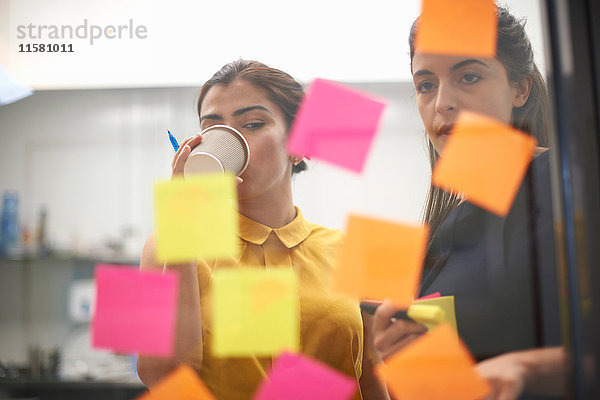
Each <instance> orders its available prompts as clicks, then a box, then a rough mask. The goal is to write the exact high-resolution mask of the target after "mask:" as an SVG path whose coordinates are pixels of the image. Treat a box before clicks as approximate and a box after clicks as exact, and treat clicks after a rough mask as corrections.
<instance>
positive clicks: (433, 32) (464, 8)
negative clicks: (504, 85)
mask: <svg viewBox="0 0 600 400" xmlns="http://www.w3.org/2000/svg"><path fill="white" fill-rule="evenodd" d="M417 24H418V25H417V36H416V38H415V48H416V51H419V52H422V53H434V54H447V55H466V56H478V57H495V56H496V40H497V39H496V38H497V35H498V33H497V26H498V17H497V14H496V6H495V4H494V0H423V4H422V11H421V16H420V17H419V21H418V23H417Z"/></svg>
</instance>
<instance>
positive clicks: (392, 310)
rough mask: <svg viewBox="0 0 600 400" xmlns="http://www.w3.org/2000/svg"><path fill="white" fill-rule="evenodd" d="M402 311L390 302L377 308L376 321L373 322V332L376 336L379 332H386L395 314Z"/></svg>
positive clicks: (385, 301)
mask: <svg viewBox="0 0 600 400" xmlns="http://www.w3.org/2000/svg"><path fill="white" fill-rule="evenodd" d="M399 310H400V309H399V308H398V307H396V306H394V305H393V304H392V303H391V302H390V301H389V300H384V302H383V304H381V305H380V306H379V307H377V310H375V314H374V315H375V319H374V322H373V332H374V334H375V335H377V334H378V332H382V331H384V330H385V329H386V328H387V327H388V326H389V325H390V324H391V321H390V319H391V318H392V316H393V315H394V314H396V313H397V312H398V311H399Z"/></svg>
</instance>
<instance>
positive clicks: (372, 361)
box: [359, 312, 390, 400]
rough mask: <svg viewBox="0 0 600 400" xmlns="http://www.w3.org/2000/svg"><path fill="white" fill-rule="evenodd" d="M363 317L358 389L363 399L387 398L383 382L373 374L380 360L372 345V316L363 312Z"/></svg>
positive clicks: (387, 399) (383, 399)
mask: <svg viewBox="0 0 600 400" xmlns="http://www.w3.org/2000/svg"><path fill="white" fill-rule="evenodd" d="M361 314H362V319H363V335H364V336H363V337H364V344H363V365H362V374H361V376H360V381H359V383H360V391H361V393H362V396H363V399H365V400H389V399H390V396H389V393H388V390H387V387H386V385H385V383H384V382H381V381H380V380H379V378H378V377H377V376H376V374H375V367H376V365H377V364H378V363H379V362H381V359H380V358H379V357H378V356H379V353H378V352H377V351H376V350H375V348H374V346H373V316H371V315H368V314H366V313H364V312H362V313H361Z"/></svg>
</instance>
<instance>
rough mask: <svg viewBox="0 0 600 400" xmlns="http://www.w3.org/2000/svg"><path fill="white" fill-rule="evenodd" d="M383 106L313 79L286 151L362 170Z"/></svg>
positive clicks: (373, 99) (349, 89)
mask: <svg viewBox="0 0 600 400" xmlns="http://www.w3.org/2000/svg"><path fill="white" fill-rule="evenodd" d="M384 108H385V102H383V101H382V100H379V99H376V98H374V97H372V96H371V95H368V94H365V93H361V92H360V91H358V90H356V89H353V88H349V87H346V86H343V85H340V84H338V83H333V82H329V81H326V80H323V79H315V80H314V81H313V83H312V84H311V85H310V88H309V89H308V91H307V95H306V97H305V98H304V100H303V101H302V103H301V105H300V108H299V109H298V113H297V114H296V119H295V120H294V123H293V125H292V128H291V130H290V135H289V139H288V143H287V146H288V151H289V152H290V153H292V154H298V155H305V156H309V157H314V158H318V159H321V160H323V161H327V162H330V163H332V164H336V165H338V166H341V167H343V168H347V169H349V170H351V171H354V172H359V173H360V172H361V171H362V170H363V167H364V164H365V161H366V158H367V154H368V153H369V150H370V149H371V144H372V142H373V138H374V136H375V133H376V132H377V129H378V127H379V121H380V119H381V115H382V113H383V109H384Z"/></svg>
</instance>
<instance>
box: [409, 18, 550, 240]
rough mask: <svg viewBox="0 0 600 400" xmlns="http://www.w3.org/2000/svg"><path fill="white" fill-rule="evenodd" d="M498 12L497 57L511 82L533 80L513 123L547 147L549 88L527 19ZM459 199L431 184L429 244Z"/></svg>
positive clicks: (431, 151) (412, 35)
mask: <svg viewBox="0 0 600 400" xmlns="http://www.w3.org/2000/svg"><path fill="white" fill-rule="evenodd" d="M497 15H498V41H497V44H496V58H497V59H498V61H500V62H501V63H502V65H503V66H504V68H505V69H506V72H507V75H508V79H509V82H519V81H521V80H522V79H525V78H527V77H531V80H532V85H531V91H530V93H529V97H528V99H527V101H526V102H525V104H524V105H523V106H521V107H518V108H513V110H512V117H511V125H512V126H513V127H515V128H517V129H520V130H521V131H523V132H526V133H529V134H530V135H532V136H534V137H535V138H536V139H537V141H538V145H539V146H542V147H547V146H548V136H547V132H548V127H549V115H550V103H549V98H548V89H547V87H546V83H545V82H544V78H543V77H542V74H541V73H540V71H539V70H538V68H537V66H536V65H535V62H534V60H533V49H532V47H531V42H530V41H529V38H528V37H527V34H526V33H525V23H526V21H525V19H517V18H516V17H515V16H513V15H512V14H510V12H509V11H508V10H507V9H506V8H504V7H497ZM418 21H419V20H418V18H417V20H415V22H414V23H413V25H412V27H411V29H410V34H409V37H408V44H409V47H410V60H411V67H412V59H413V57H414V55H415V46H414V43H415V35H416V31H417V24H418ZM411 69H412V68H411ZM428 151H429V162H430V165H431V170H432V171H433V168H434V167H435V164H436V162H437V159H438V157H439V154H438V153H437V151H436V150H435V148H434V147H433V145H432V144H431V142H430V141H428ZM459 203H460V198H459V197H458V196H457V195H456V194H454V193H451V192H447V191H444V190H442V189H440V188H438V187H437V186H434V185H431V184H430V186H429V192H428V194H427V202H426V205H425V215H424V221H425V222H426V223H427V224H428V225H429V228H430V232H431V234H430V239H429V244H431V241H432V240H433V238H435V236H436V235H437V232H438V231H439V229H440V226H441V225H442V223H443V222H444V220H445V219H446V218H447V217H448V215H449V214H450V212H452V210H454V208H455V207H456V206H457V205H458V204H459Z"/></svg>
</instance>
